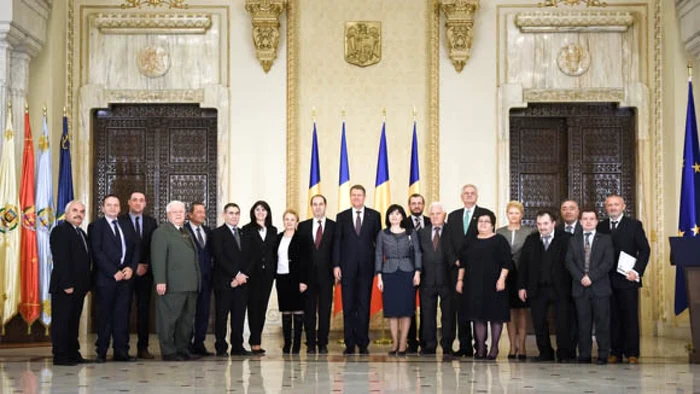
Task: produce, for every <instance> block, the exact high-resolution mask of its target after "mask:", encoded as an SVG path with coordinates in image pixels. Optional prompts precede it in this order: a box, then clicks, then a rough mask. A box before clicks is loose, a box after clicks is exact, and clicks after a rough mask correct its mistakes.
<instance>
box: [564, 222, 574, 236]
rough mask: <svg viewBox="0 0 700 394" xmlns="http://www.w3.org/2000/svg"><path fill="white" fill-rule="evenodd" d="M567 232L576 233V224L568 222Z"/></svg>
mask: <svg viewBox="0 0 700 394" xmlns="http://www.w3.org/2000/svg"><path fill="white" fill-rule="evenodd" d="M566 232H567V233H569V234H573V233H574V226H572V225H570V224H567V225H566Z"/></svg>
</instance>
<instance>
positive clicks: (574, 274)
mask: <svg viewBox="0 0 700 394" xmlns="http://www.w3.org/2000/svg"><path fill="white" fill-rule="evenodd" d="M555 238H556V236H555ZM614 253H615V252H614V249H613V245H612V239H611V238H610V235H608V234H601V233H600V232H597V231H596V233H595V236H594V238H593V245H591V264H590V267H589V271H588V277H589V278H590V279H591V281H592V282H593V284H592V285H591V286H590V287H591V289H592V291H593V294H594V295H595V296H597V297H606V296H609V295H611V294H612V288H611V287H610V276H609V272H610V268H611V267H612V266H613V260H614ZM585 264H586V263H585V253H584V250H583V234H576V235H574V236H573V237H571V239H569V248H568V250H567V251H566V268H567V269H568V270H569V272H570V273H571V278H572V281H571V295H572V296H574V297H581V296H582V295H583V290H584V287H583V285H582V284H581V279H583V276H584V272H585Z"/></svg>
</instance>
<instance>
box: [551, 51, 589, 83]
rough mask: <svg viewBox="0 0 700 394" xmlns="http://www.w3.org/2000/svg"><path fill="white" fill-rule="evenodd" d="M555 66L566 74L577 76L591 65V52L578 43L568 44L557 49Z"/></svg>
mask: <svg viewBox="0 0 700 394" xmlns="http://www.w3.org/2000/svg"><path fill="white" fill-rule="evenodd" d="M557 66H558V67H559V70H560V71H561V72H563V73H564V74H566V75H570V76H572V77H578V76H579V75H582V74H584V73H585V72H586V71H588V68H589V67H590V66H591V54H590V53H589V52H588V50H587V49H586V48H584V47H583V46H581V45H580V44H569V45H566V46H564V47H563V48H561V49H560V50H559V55H558V56H557Z"/></svg>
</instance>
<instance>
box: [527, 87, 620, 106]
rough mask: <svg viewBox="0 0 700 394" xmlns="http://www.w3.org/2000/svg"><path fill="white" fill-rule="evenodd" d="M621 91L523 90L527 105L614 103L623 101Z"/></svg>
mask: <svg viewBox="0 0 700 394" xmlns="http://www.w3.org/2000/svg"><path fill="white" fill-rule="evenodd" d="M624 99H625V91H624V90H623V89H524V90H523V100H524V101H525V102H528V103H535V102H540V103H569V102H615V103H619V102H621V101H624Z"/></svg>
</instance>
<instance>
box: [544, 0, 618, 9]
mask: <svg viewBox="0 0 700 394" xmlns="http://www.w3.org/2000/svg"><path fill="white" fill-rule="evenodd" d="M538 5H539V6H540V7H559V5H568V6H569V7H573V6H575V5H585V6H586V7H605V6H607V5H608V3H606V2H604V1H600V0H545V1H543V2H541V3H539V4H538Z"/></svg>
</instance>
